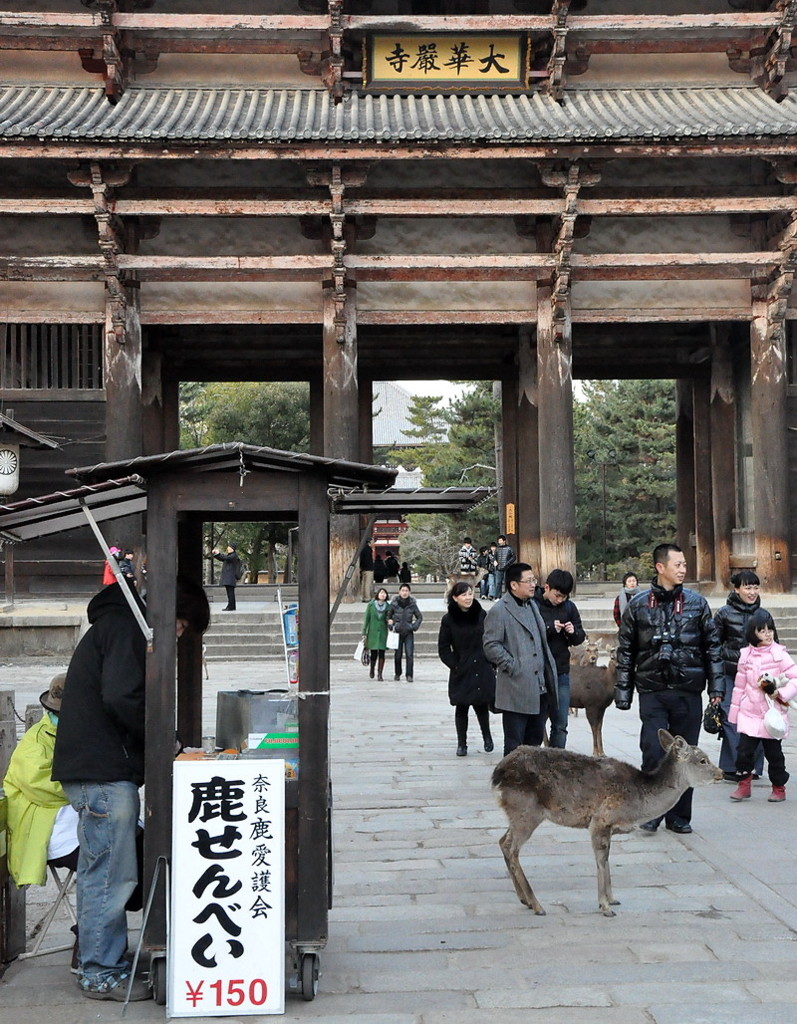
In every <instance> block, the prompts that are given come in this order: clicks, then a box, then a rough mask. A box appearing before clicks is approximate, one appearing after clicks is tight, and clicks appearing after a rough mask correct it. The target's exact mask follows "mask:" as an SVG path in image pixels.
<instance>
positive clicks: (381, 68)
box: [364, 33, 528, 91]
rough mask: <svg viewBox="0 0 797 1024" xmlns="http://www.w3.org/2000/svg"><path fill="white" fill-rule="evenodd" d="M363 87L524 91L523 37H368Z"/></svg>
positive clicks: (499, 35) (524, 59) (442, 35)
mask: <svg viewBox="0 0 797 1024" xmlns="http://www.w3.org/2000/svg"><path fill="white" fill-rule="evenodd" d="M366 47H367V48H366V54H365V62H364V63H365V84H366V85H368V86H372V87H378V88H384V87H388V86H392V87H394V88H395V87H398V88H407V89H430V88H434V89H445V88H457V87H459V88H465V89H488V90H490V91H495V90H496V89H524V88H525V87H526V81H527V77H528V76H527V66H526V63H527V59H526V37H525V36H524V35H522V34H508V33H494V34H492V35H453V34H445V33H442V34H435V35H420V34H418V35H400V36H383V35H377V36H372V37H371V38H370V39H369V40H368V42H367V44H366Z"/></svg>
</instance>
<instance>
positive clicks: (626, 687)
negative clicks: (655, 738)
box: [615, 581, 725, 707]
mask: <svg viewBox="0 0 797 1024" xmlns="http://www.w3.org/2000/svg"><path fill="white" fill-rule="evenodd" d="M706 682H708V692H709V694H710V695H711V696H712V697H714V696H722V694H723V693H724V691H725V673H724V669H723V663H722V657H721V655H720V644H719V639H718V637H717V631H716V628H715V626H714V620H713V619H712V618H711V611H710V609H709V606H708V602H707V601H706V599H705V598H704V597H702V596H701V595H700V594H698V593H696V592H695V591H694V590H685V589H684V588H683V587H681V586H677V587H675V588H674V589H673V590H664V588H663V587H660V586H659V585H658V583H657V582H655V581H654V583H653V585H652V586H651V588H650V590H648V591H645V593H643V594H638V595H637V596H636V597H635V598H633V600H632V601H631V602H630V603H629V605H628V607H627V608H626V610H625V614H624V615H623V620H622V624H621V626H620V644H619V647H618V648H617V685H616V687H615V701H616V703H617V705H618V707H629V706H630V704H631V697H632V695H633V692H634V688H636V689H637V690H639V692H640V693H655V692H657V691H660V690H682V691H684V692H686V693H702V692H703V690H704V688H705V686H706Z"/></svg>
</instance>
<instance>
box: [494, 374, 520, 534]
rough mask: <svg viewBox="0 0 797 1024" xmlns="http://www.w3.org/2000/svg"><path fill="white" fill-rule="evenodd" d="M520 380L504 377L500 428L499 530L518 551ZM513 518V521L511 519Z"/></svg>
mask: <svg viewBox="0 0 797 1024" xmlns="http://www.w3.org/2000/svg"><path fill="white" fill-rule="evenodd" d="M517 396H518V382H517V380H505V381H504V382H503V384H502V385H501V431H502V437H503V442H502V445H501V452H502V462H501V479H502V486H501V491H500V493H499V495H498V524H499V531H498V532H499V533H503V534H506V539H507V543H508V544H509V546H510V547H511V548H512V549H513V550H514V551H517V505H518V492H517V469H518V468H517V450H518V445H517V429H518V426H517V406H518V397H517ZM507 510H509V513H510V514H509V519H510V525H514V529H512V530H509V529H508V528H507ZM512 519H514V524H512V522H511V520H512Z"/></svg>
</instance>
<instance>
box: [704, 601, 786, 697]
mask: <svg viewBox="0 0 797 1024" xmlns="http://www.w3.org/2000/svg"><path fill="white" fill-rule="evenodd" d="M760 607H761V599H760V598H758V597H757V598H756V599H755V601H754V602H753V603H752V604H745V602H744V601H743V600H742V599H741V597H739V595H738V594H737V593H736V591H735V590H732V591H731V592H730V594H728V599H727V601H726V602H725V604H724V605H723V606H722V608H720V609H719V611H717V613H716V614H715V616H714V625H715V627H716V629H717V636H718V637H719V642H720V652H721V654H722V661H723V665H724V668H725V694H726V696H730V694H731V691H732V690H733V684H734V682H735V680H736V668H737V666H738V664H739V652H740V651H741V649H742V648H743V647H744V645H745V641H744V634H745V630H746V629H747V623H748V622H749V621H750V616H751V615H752V614H753V612H757V611H758V609H759V608H760ZM777 639H778V631H777V630H775V640H776V641H777Z"/></svg>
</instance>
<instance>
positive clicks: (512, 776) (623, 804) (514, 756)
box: [492, 729, 722, 917]
mask: <svg viewBox="0 0 797 1024" xmlns="http://www.w3.org/2000/svg"><path fill="white" fill-rule="evenodd" d="M659 741H660V743H661V745H662V747H663V748H664V750H665V755H664V758H663V759H662V761H661V763H660V764H659V766H658V767H657V768H656V769H655V770H654V771H652V772H643V771H641V770H640V769H639V768H634V767H633V765H630V764H626V763H625V762H624V761H616V760H615V759H614V758H612V757H600V758H598V757H589V756H588V755H586V754H576V753H575V752H573V751H572V750H558V749H555V748H553V747H518V748H517V749H516V750H513V751H512V753H511V754H507V756H506V757H505V758H504V759H503V760H502V761H499V763H498V764H497V765H496V767H495V771H494V772H493V780H492V781H493V788H494V789H496V790H497V791H498V795H499V802H500V804H501V806H502V807H503V809H504V811H505V812H506V816H507V818H508V819H509V828H508V829H507V830H506V833H505V834H504V835H503V836H501V839H500V840H499V845H500V847H501V852H502V853H503V855H504V860H505V861H506V866H507V868H508V869H509V874H510V877H511V878H512V882H513V884H514V886H515V892H516V893H517V895H518V899H519V900H520V902H521V903H523V904H525V906H527V907H529V908H530V909H531V910H533V911H534V913H535V914H544V913H545V911H544V910H543V909H542V907H541V906H540V903H539V901H538V900H537V897H536V896H535V895H534V892H533V891H532V888H531V886H530V885H529V881H528V879H527V878H526V876H525V874H524V873H523V868H522V867H521V866H520V860H519V856H520V851H521V849H522V848H523V845H524V844H525V843H526V842H527V841H528V839H529V838H530V837H531V834H532V832H534V830H535V829H536V828H537V826H538V825H539V824H541V823H542V822H543V821H553V822H555V823H556V824H557V825H568V826H569V827H570V828H587V829H589V833H590V838H591V839H592V849H593V850H594V852H595V863H596V864H597V866H598V905H599V907H600V909H601V910H602V911H603V913H604V915H605V916H606V917H614V916H615V915H614V911H613V910H612V909H611V908H612V906H616V905H617V904H618V903H619V902H620V901H619V900H615V899H614V898H613V896H612V882H611V877H610V874H609V849H610V846H611V841H612V834H613V833H614V832H630V831H631V829H632V828H633V827H634V826H635V825H639V824H641V823H642V822H643V821H649V820H650V819H651V818H656V817H658V816H659V815H660V814H664V813H665V811H667V810H668V809H669V808H670V807H672V805H673V804H674V803H675V802H676V801H677V800H678V798H679V797H680V796H681V794H682V793H683V792H684V790H686V789H688V788H689V787H690V786H703V785H706V784H708V783H709V782H719V781H720V780H721V779H722V772H721V771H720V770H719V768H716V767H715V766H714V765H713V764H712V763H711V762H710V761H709V759H708V758H707V757H706V755H705V754H704V753H703V751H702V750H700V748H699V747H692V746H690V745H689V744H688V743H687V742H686V740H684V739H683V738H682V737H681V736H675V737H673V736H671V735H670V734H669V733H668V732H667V731H666V730H665V729H659Z"/></svg>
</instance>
